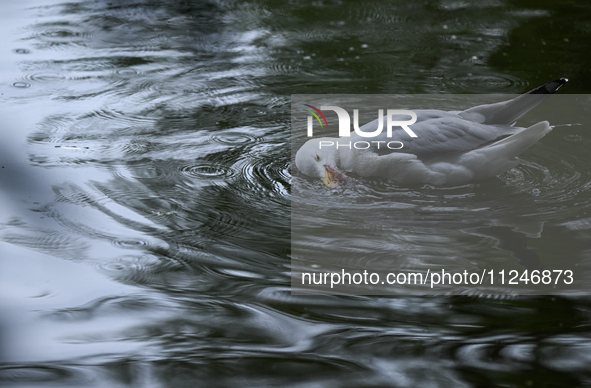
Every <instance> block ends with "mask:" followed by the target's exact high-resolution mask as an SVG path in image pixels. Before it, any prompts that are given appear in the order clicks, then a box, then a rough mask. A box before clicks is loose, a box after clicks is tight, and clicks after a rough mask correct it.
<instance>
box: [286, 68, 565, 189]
mask: <svg viewBox="0 0 591 388" xmlns="http://www.w3.org/2000/svg"><path fill="white" fill-rule="evenodd" d="M567 82H568V79H566V78H560V79H558V80H556V81H552V82H549V83H547V84H546V85H543V86H540V87H538V88H536V89H534V90H532V91H530V92H529V93H526V94H523V95H521V96H519V97H517V98H514V99H512V100H509V101H503V102H499V103H495V104H488V105H479V106H475V107H473V108H470V109H466V110H464V111H453V112H446V111H442V110H414V111H412V112H414V113H415V114H416V117H417V119H416V122H415V123H414V124H412V125H409V126H408V127H407V128H410V129H412V132H413V133H414V134H416V137H410V136H409V134H408V132H405V131H406V129H405V128H404V127H393V128H392V136H391V137H387V133H386V131H382V132H381V134H379V135H377V136H375V137H372V138H370V139H368V138H367V137H362V136H360V135H359V134H358V133H357V132H351V134H350V137H347V138H346V140H347V143H349V142H351V143H352V144H355V142H357V141H362V142H364V143H363V144H368V146H367V148H366V149H356V148H355V147H350V148H347V147H335V146H334V144H335V143H337V142H338V141H339V140H341V141H342V140H344V138H327V137H323V138H315V139H311V140H309V141H308V142H306V143H305V144H304V145H303V146H302V147H301V148H300V149H299V150H298V151H297V153H296V156H295V164H296V166H297V168H298V170H299V171H300V172H302V173H303V174H305V175H307V176H309V177H314V178H321V179H322V180H323V181H324V183H325V184H326V185H327V186H329V187H335V186H337V185H338V183H339V182H342V181H347V180H353V178H350V177H348V176H347V175H346V173H348V172H352V173H354V174H356V175H357V176H359V177H381V178H387V179H389V180H391V181H394V182H396V183H398V184H401V185H413V184H420V183H426V184H431V185H434V186H443V185H461V184H465V183H468V182H473V181H478V180H483V179H487V178H491V177H493V176H496V175H498V174H500V173H502V172H505V171H507V170H509V169H511V168H513V167H515V166H516V165H517V164H518V163H519V162H518V161H517V160H516V159H515V158H516V156H517V155H519V154H521V153H522V152H524V151H525V150H527V149H528V148H529V147H531V146H532V145H534V144H535V143H536V142H537V141H538V140H540V139H541V138H542V137H543V136H544V135H546V134H547V133H548V132H550V131H551V130H552V128H553V127H552V126H550V124H549V123H548V122H547V121H542V122H539V123H537V124H535V125H532V126H531V127H529V128H520V127H515V126H514V125H515V123H516V122H517V120H518V119H519V118H521V117H522V116H523V115H525V114H526V113H527V112H529V111H530V110H532V109H533V108H535V107H536V106H538V105H539V104H540V103H542V102H543V101H544V100H545V99H546V98H548V96H549V95H550V94H553V93H554V92H556V91H557V90H558V89H560V87H561V86H562V85H564V84H565V83H567ZM407 112H409V111H407ZM399 116H400V117H399ZM407 117H408V116H405V115H392V117H391V120H395V119H400V120H405V119H407ZM379 120H380V119H377V120H374V121H372V122H370V123H368V124H366V125H364V126H363V127H361V128H359V130H360V131H363V132H373V131H375V130H376V129H377V128H379V124H380V123H379ZM382 120H383V122H382V123H381V124H382V127H381V128H386V120H387V117H383V118H382ZM393 139H396V140H398V139H403V140H404V141H402V142H400V141H398V142H396V144H398V143H399V144H400V146H396V147H391V148H389V147H386V146H385V144H386V143H388V142H390V141H392V140H393ZM368 140H369V141H368ZM330 143H333V146H327V145H329V144H330ZM380 145H381V147H380ZM394 148H396V149H394Z"/></svg>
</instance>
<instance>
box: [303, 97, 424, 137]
mask: <svg viewBox="0 0 591 388" xmlns="http://www.w3.org/2000/svg"><path fill="white" fill-rule="evenodd" d="M303 105H304V106H307V107H309V108H312V109H313V110H309V109H304V110H305V111H306V112H308V113H310V114H311V115H312V116H314V117H316V120H318V122H319V123H320V127H323V126H324V125H323V124H322V121H321V120H320V117H322V120H323V121H324V124H326V128H328V122H327V121H326V117H325V116H324V114H323V113H322V111H323V110H332V111H334V112H336V114H337V116H338V117H339V137H349V136H351V117H350V116H349V113H347V111H346V110H344V109H343V108H341V107H338V106H321V107H320V109H318V108H316V107H314V106H312V105H308V104H303ZM317 113H318V114H317ZM318 115H320V117H318ZM395 115H404V116H410V117H411V119H410V120H394V119H393V117H392V116H395ZM312 116H308V137H312V135H313V130H312V124H313V120H312ZM386 117H387V118H386V135H387V136H388V137H392V128H393V127H402V129H404V131H405V132H406V133H408V135H409V136H410V137H417V135H416V134H415V133H414V132H413V131H412V129H410V128H409V125H412V124H414V123H416V122H417V114H416V113H415V112H413V111H412V110H405V109H388V110H387V116H386ZM383 127H384V110H383V109H379V110H378V128H377V129H376V130H375V131H371V132H364V131H362V130H361V129H359V110H358V109H353V128H354V129H355V133H356V134H358V135H359V136H361V137H375V136H378V135H379V134H381V133H382V130H383Z"/></svg>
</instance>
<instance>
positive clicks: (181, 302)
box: [0, 0, 591, 387]
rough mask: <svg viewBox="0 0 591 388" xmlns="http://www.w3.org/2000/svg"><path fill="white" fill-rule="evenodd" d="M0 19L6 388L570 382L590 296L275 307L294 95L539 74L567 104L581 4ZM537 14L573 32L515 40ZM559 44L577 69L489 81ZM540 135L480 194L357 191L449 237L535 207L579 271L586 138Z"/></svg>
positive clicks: (150, 11) (9, 10) (506, 83)
mask: <svg viewBox="0 0 591 388" xmlns="http://www.w3.org/2000/svg"><path fill="white" fill-rule="evenodd" d="M2 7H5V8H4V10H5V13H4V15H3V16H1V18H2V20H3V22H4V23H3V24H2V27H0V28H1V29H2V31H0V32H2V36H3V37H4V42H5V44H4V45H3V47H4V50H5V55H4V56H3V57H2V59H0V77H1V80H2V81H1V83H0V101H1V102H2V108H0V109H1V110H2V116H3V123H2V128H1V129H0V130H1V131H2V139H3V142H2V144H0V166H1V167H3V168H0V179H1V182H2V191H1V192H0V204H1V205H2V208H3V209H5V211H4V213H3V214H2V216H0V240H1V241H0V247H1V249H2V252H3V254H2V264H1V265H2V271H1V272H0V278H1V284H2V292H0V298H1V299H0V300H1V309H2V314H0V346H1V348H0V359H1V362H2V367H1V368H0V383H1V384H2V385H3V386H14V387H22V386H44V385H60V386H64V385H73V386H85V387H88V386H107V385H108V386H189V385H191V386H193V385H195V382H199V383H201V382H203V385H208V386H234V385H241V386H265V385H267V386H308V385H317V386H333V385H334V386H337V385H339V386H343V385H344V386H452V385H453V386H486V385H489V386H493V385H505V386H523V385H526V386H527V385H533V386H536V385H543V384H546V385H555V386H560V385H565V384H566V385H571V386H573V385H581V384H583V383H587V384H588V383H589V378H590V376H589V372H588V367H587V365H588V363H589V354H591V353H590V352H589V349H590V345H589V341H588V337H589V330H590V329H589V322H590V321H589V311H590V310H589V303H588V300H587V299H586V298H564V297H562V298H551V297H539V298H531V299H519V298H518V299H513V298H494V297H479V298H456V297H454V298H444V297H433V298H410V297H407V298H378V297H371V298H370V297H304V296H293V295H291V293H290V288H289V282H290V189H291V179H292V177H291V174H290V169H291V163H290V145H289V140H290V136H289V124H290V122H289V113H290V94H292V93H300V94H301V93H491V92H503V93H517V92H523V91H525V90H527V89H528V88H532V87H534V86H537V85H538V84H542V83H544V82H546V81H548V80H549V79H554V78H556V77H558V76H565V77H568V78H571V79H572V80H573V81H571V84H569V85H567V86H568V87H570V88H571V89H570V90H569V92H587V91H588V87H587V86H586V85H585V83H584V82H585V81H586V80H588V79H589V78H588V77H589V76H588V75H586V74H587V73H583V70H582V69H583V68H584V70H585V71H586V72H588V69H587V67H585V65H583V63H585V62H584V61H583V60H582V59H580V58H584V59H586V57H583V55H582V54H580V53H581V52H583V51H584V49H585V48H586V47H587V46H586V45H587V44H588V43H587V41H586V40H584V39H583V38H581V36H582V35H583V34H584V31H586V30H585V28H586V24H585V20H589V19H588V16H589V11H588V7H586V6H582V5H580V6H577V7H575V6H564V7H561V8H556V9H554V10H553V9H547V8H548V7H545V6H543V5H540V8H539V9H537V8H536V9H533V8H532V6H531V5H528V4H524V5H521V4H520V3H518V2H501V3H499V2H497V1H494V2H484V3H479V4H478V5H468V4H465V3H461V2H460V3H458V2H452V1H441V2H435V3H426V4H422V3H421V4H419V3H416V4H415V3H404V4H402V3H400V4H398V3H395V4H391V3H389V2H372V3H371V4H370V3H364V4H363V5H359V4H358V3H357V2H314V3H312V2H299V1H297V2H293V3H290V4H289V5H283V4H279V3H272V2H267V1H249V2H239V3H234V2H225V1H217V2H204V1H189V2H174V3H162V2H153V1H147V0H146V1H139V2H131V1H113V2H83V1H77V2H69V3H59V2H51V1H39V2H35V1H29V2H23V3H20V2H19V3H18V4H17V3H14V4H11V5H3V6H2ZM575 8H576V11H573V10H574V9H575ZM585 17H587V19H585ZM549 18H553V21H554V22H555V23H556V24H559V23H565V22H566V21H568V22H569V23H570V22H571V21H573V20H574V23H575V25H576V29H575V30H574V31H573V32H572V33H569V36H562V35H564V32H563V31H562V30H560V29H552V31H553V34H554V35H552V36H543V39H544V42H546V44H545V45H542V43H541V41H540V40H539V39H537V38H536V39H533V38H532V39H530V40H527V42H526V40H525V39H524V38H523V37H524V36H525V37H527V36H529V35H528V33H529V32H528V31H530V30H531V29H534V30H535V29H536V28H541V27H540V26H546V25H547V24H548V23H547V22H548V19H549ZM569 25H570V24H569ZM529 34H530V35H531V33H529ZM565 38H567V39H569V44H570V45H571V46H570V47H571V49H572V50H573V51H574V52H576V53H577V54H576V56H573V58H575V59H576V58H579V59H578V62H577V61H574V62H573V61H571V62H569V61H558V60H554V59H551V60H547V61H543V63H542V61H537V62H535V63H530V64H529V65H528V62H527V61H526V60H521V61H519V66H517V65H515V64H514V63H509V62H508V61H509V60H511V59H512V58H513V56H517V55H518V54H517V53H516V52H518V53H521V51H525V52H530V53H532V55H533V56H537V55H539V52H540V50H541V49H542V48H541V46H540V45H542V46H544V47H545V48H544V50H548V52H549V53H551V52H558V51H560V50H562V45H564V43H565V41H564V39H565ZM521 40H523V43H527V44H526V45H525V46H519V48H518V49H516V48H515V46H516V42H519V43H521ZM557 42H560V45H559V44H558V43H557ZM522 47H525V48H522ZM552 50H554V51H552ZM560 52H561V53H562V51H560ZM586 52H588V51H586ZM505 54H507V55H505ZM548 56H550V57H552V56H551V55H550V54H548ZM507 57H508V58H507ZM516 62H517V61H516ZM516 62H515V63H516ZM561 63H568V65H564V66H563V65H561ZM495 64H496V66H498V67H496V68H495V67H493V66H494V65H495ZM577 66H578V67H577ZM557 72H560V74H556V73H557ZM565 72H566V73H565ZM576 76H579V77H578V80H579V81H577V77H576ZM571 85H572V86H571ZM553 136H555V137H554V138H552V139H550V140H549V141H548V142H545V141H544V142H542V143H541V144H539V145H538V146H536V147H537V148H536V150H532V153H530V154H528V156H527V157H526V158H525V159H524V163H523V164H522V165H521V166H519V167H518V168H516V169H514V170H512V171H510V172H508V173H506V174H504V175H502V176H501V177H500V178H498V179H495V180H491V181H488V182H485V183H483V184H481V185H479V186H470V187H460V188H453V189H448V190H444V189H434V188H429V187H425V188H416V189H404V188H398V187H393V186H392V185H391V184H389V183H387V182H369V183H367V186H366V187H365V188H363V189H362V190H365V191H366V192H367V193H370V194H371V195H373V196H375V197H378V198H381V200H382V201H384V202H386V201H388V202H390V201H391V203H394V204H395V203H401V204H406V205H411V206H412V207H405V206H402V207H401V211H405V212H407V213H409V214H412V215H413V216H414V217H420V216H426V217H427V218H430V219H432V220H434V221H435V222H437V223H441V224H439V225H442V224H445V223H448V224H449V225H456V226H457V219H455V218H454V217H455V214H456V210H455V209H462V208H470V207H471V206H477V205H478V206H480V205H479V203H484V204H486V206H487V207H489V208H491V209H492V210H490V211H485V212H483V218H486V217H489V218H492V217H493V216H495V215H499V214H501V213H503V209H505V208H504V206H503V204H502V203H500V202H499V201H497V200H495V199H489V197H486V196H487V195H488V193H491V192H496V193H498V194H499V195H502V196H504V197H511V198H518V199H519V201H523V202H516V203H512V204H511V208H512V209H518V210H517V211H516V214H514V215H513V214H512V215H509V216H507V215H505V217H509V218H510V217H519V216H525V215H526V214H525V213H526V210H525V209H526V208H527V206H524V207H521V204H526V205H528V206H529V205H531V204H532V203H536V204H541V206H543V211H540V212H539V213H538V214H537V215H536V217H537V220H538V221H539V220H541V221H548V222H550V223H552V225H553V228H555V229H556V230H557V231H558V232H560V231H562V230H568V231H573V233H574V234H575V235H576V237H572V238H571V239H570V240H568V244H569V245H570V246H573V245H576V244H578V245H577V249H578V250H579V251H582V252H584V253H585V254H586V255H588V254H589V250H588V248H585V247H586V244H587V243H588V241H589V236H588V231H589V216H588V215H586V214H585V211H587V209H588V205H589V199H588V195H587V185H588V182H589V176H588V172H587V171H588V170H587V168H586V167H585V166H587V165H588V163H587V158H586V157H585V152H584V151H577V150H575V147H581V149H586V148H588V147H587V146H588V142H589V140H588V135H587V128H586V127H581V128H574V129H569V130H568V134H567V132H564V135H562V134H558V133H553ZM23 156H24V157H23ZM293 179H298V180H301V179H302V178H301V177H298V176H294V178H293ZM303 184H304V187H305V189H306V190H309V191H310V192H311V193H314V195H323V194H322V193H325V194H326V195H332V196H335V198H336V197H338V196H339V195H341V196H343V198H345V200H346V199H347V198H350V195H351V193H350V192H346V191H344V192H343V191H336V192H330V193H327V192H326V191H322V189H323V188H322V187H320V186H314V185H313V184H312V183H309V182H308V181H303ZM442 202H446V203H445V204H442ZM411 226H412V225H411ZM489 226H490V225H489ZM524 229H525V227H524ZM535 230H536V229H535V227H532V228H531V230H530V229H528V232H527V233H530V235H528V236H531V235H535V234H536V232H535ZM488 233H489V235H490V234H495V233H496V234H497V235H498V234H499V233H503V230H492V231H490V230H489V231H488ZM554 235H555V236H557V237H558V240H559V241H558V242H554V241H548V240H543V239H536V238H533V237H530V238H531V239H532V241H536V242H538V243H537V245H536V246H535V247H534V246H530V249H533V250H536V251H538V252H542V251H544V252H552V253H547V254H548V255H553V256H552V257H554V258H556V259H559V258H560V257H561V256H560V254H561V247H562V246H564V245H561V244H564V241H561V240H560V236H561V234H560V233H556V234H554ZM467 236H470V235H467ZM571 236H572V235H571ZM408 237H409V238H411V237H412V238H418V237H417V236H416V235H413V234H412V233H409V234H408ZM419 237H420V236H419ZM422 238H423V239H422V240H421V241H422V243H424V244H431V243H432V242H431V241H432V240H429V239H428V238H427V237H425V236H423V237H422ZM488 241H489V243H488V246H487V247H486V249H488V250H489V251H493V250H494V249H496V248H494V247H493V246H492V245H494V243H493V242H492V241H493V240H491V239H489V240H488ZM542 241H544V242H542ZM400 243H401V244H403V245H404V244H406V245H404V246H405V247H406V248H407V249H409V250H410V249H411V248H412V245H410V241H401V242H400ZM437 244H438V243H437V242H435V245H437ZM439 244H440V243H439ZM503 249H504V252H505V253H504V254H506V252H507V248H503V247H502V246H499V247H498V251H499V252H501V251H503ZM471 250H472V252H473V253H474V254H478V252H479V247H478V246H477V247H471ZM510 250H511V249H509V251H510ZM554 252H556V253H554ZM545 254H546V253H545ZM493 381H494V383H493Z"/></svg>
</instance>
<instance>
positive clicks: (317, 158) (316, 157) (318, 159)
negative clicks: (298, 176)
mask: <svg viewBox="0 0 591 388" xmlns="http://www.w3.org/2000/svg"><path fill="white" fill-rule="evenodd" d="M314 159H316V161H317V162H320V156H318V154H316V156H315V157H314Z"/></svg>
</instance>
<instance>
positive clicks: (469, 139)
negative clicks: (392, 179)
mask: <svg viewBox="0 0 591 388" xmlns="http://www.w3.org/2000/svg"><path fill="white" fill-rule="evenodd" d="M414 112H415V113H416V114H417V121H416V123H414V124H412V125H411V126H410V128H411V129H412V130H413V132H414V133H415V134H416V135H417V137H414V138H413V137H410V136H409V134H407V133H406V132H405V131H404V129H402V128H401V127H393V128H392V136H391V137H387V131H386V129H387V118H384V119H383V129H382V133H381V134H380V135H378V136H375V137H371V138H364V137H361V136H359V135H357V134H356V133H352V134H351V140H352V141H353V142H356V141H367V142H369V143H370V145H371V147H370V148H369V149H368V151H370V152H375V153H377V154H378V155H388V154H391V153H394V152H397V153H409V154H414V155H417V156H418V157H420V158H422V159H430V158H436V157H439V156H442V155H444V154H449V153H456V152H466V151H471V150H474V149H476V148H479V147H482V146H484V145H487V144H490V143H492V142H494V141H497V140H500V139H502V138H504V137H507V136H510V135H512V134H514V133H516V132H518V131H519V130H520V128H513V127H511V126H509V125H486V124H481V123H478V122H474V121H469V120H466V119H465V118H463V117H461V116H460V115H458V114H456V113H451V112H444V111H440V110H415V111H414ZM407 119H408V116H404V115H400V116H399V115H394V116H393V120H400V121H404V120H407ZM377 126H378V120H375V121H372V122H371V123H368V124H366V125H364V126H363V127H361V130H362V131H365V132H371V131H373V130H375V129H376V128H377ZM392 141H397V142H402V144H403V147H402V148H401V149H398V150H394V149H390V148H388V146H387V145H388V143H389V142H392ZM391 146H392V148H398V147H399V144H398V143H393V144H391Z"/></svg>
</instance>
